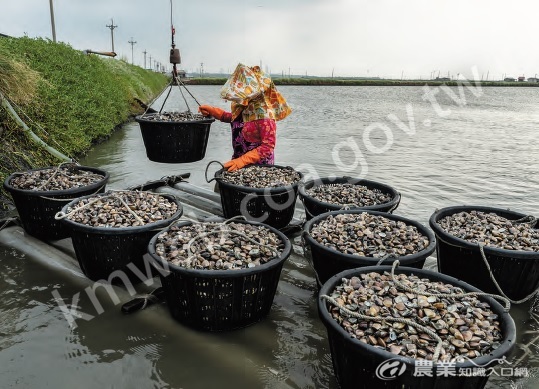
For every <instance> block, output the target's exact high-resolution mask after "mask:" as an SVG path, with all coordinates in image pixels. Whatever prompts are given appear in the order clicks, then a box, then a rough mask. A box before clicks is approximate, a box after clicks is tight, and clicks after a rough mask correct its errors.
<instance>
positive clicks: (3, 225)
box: [0, 217, 17, 231]
mask: <svg viewBox="0 0 539 389" xmlns="http://www.w3.org/2000/svg"><path fill="white" fill-rule="evenodd" d="M16 220H17V218H16V217H8V218H7V219H4V224H2V225H1V226H0V231H2V230H3V229H4V228H5V227H7V226H8V225H9V223H11V222H14V221H16Z"/></svg>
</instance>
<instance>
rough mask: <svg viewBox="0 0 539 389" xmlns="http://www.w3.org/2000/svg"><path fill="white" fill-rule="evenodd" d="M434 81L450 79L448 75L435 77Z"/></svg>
mask: <svg viewBox="0 0 539 389" xmlns="http://www.w3.org/2000/svg"><path fill="white" fill-rule="evenodd" d="M435 80H436V81H451V79H450V78H449V77H436V79H435Z"/></svg>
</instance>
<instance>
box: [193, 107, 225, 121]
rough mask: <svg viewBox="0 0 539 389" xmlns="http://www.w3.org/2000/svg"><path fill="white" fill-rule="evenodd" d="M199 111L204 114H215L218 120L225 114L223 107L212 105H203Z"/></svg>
mask: <svg viewBox="0 0 539 389" xmlns="http://www.w3.org/2000/svg"><path fill="white" fill-rule="evenodd" d="M198 111H199V112H200V113H201V114H202V115H204V116H213V117H214V118H216V119H217V120H221V119H222V118H223V114H224V113H225V111H224V110H222V109H221V108H219V107H212V106H211V105H201V106H200V107H198Z"/></svg>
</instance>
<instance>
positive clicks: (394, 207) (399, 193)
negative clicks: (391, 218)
mask: <svg viewBox="0 0 539 389" xmlns="http://www.w3.org/2000/svg"><path fill="white" fill-rule="evenodd" d="M397 196H399V200H398V201H397V203H396V204H395V205H394V206H392V207H391V209H390V210H389V211H388V213H393V211H394V210H396V209H397V207H398V206H399V204H400V203H401V199H402V195H401V192H397Z"/></svg>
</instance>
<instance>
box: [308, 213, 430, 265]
mask: <svg viewBox="0 0 539 389" xmlns="http://www.w3.org/2000/svg"><path fill="white" fill-rule="evenodd" d="M310 235H311V237H312V238H313V239H315V240H316V241H317V242H318V243H320V244H321V245H323V246H326V247H328V248H331V249H333V250H337V251H339V252H341V253H343V254H352V255H358V256H360V257H374V258H382V257H385V256H392V257H400V256H403V255H411V254H415V253H417V252H419V251H421V250H423V249H425V248H427V247H428V246H429V239H428V237H426V236H425V235H423V234H422V233H421V232H419V230H418V229H417V228H416V227H415V226H412V225H410V224H406V223H404V222H402V221H395V220H391V219H388V218H386V217H383V216H378V215H371V214H369V213H366V212H363V213H350V214H348V213H342V214H337V215H329V216H328V217H326V218H325V219H323V220H321V221H320V222H319V223H317V224H315V225H313V227H312V228H311V231H310Z"/></svg>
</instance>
